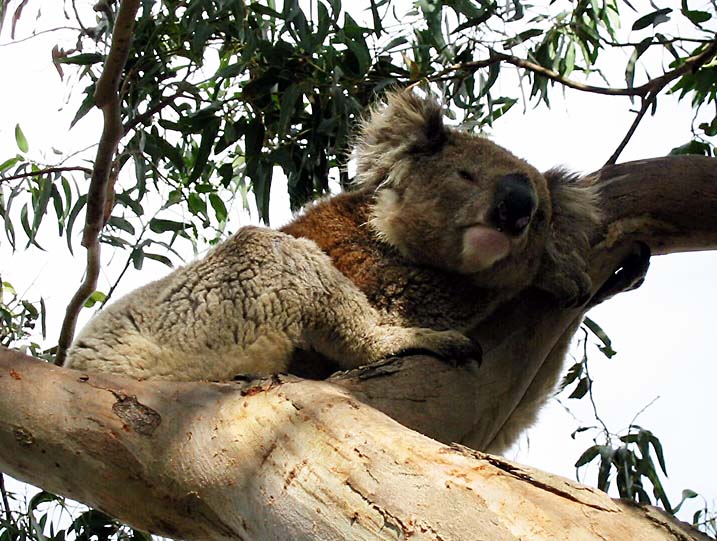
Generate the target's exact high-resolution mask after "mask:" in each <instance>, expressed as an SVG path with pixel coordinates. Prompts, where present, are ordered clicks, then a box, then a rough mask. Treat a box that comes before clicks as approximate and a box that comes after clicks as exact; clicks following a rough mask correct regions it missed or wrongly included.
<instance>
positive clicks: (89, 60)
mask: <svg viewBox="0 0 717 541" xmlns="http://www.w3.org/2000/svg"><path fill="white" fill-rule="evenodd" d="M104 59H105V57H104V55H101V54H99V53H80V54H76V55H75V56H65V57H61V58H56V59H55V62H57V63H58V64H77V65H78V66H91V65H92V64H97V63H98V62H102V61H103V60H104Z"/></svg>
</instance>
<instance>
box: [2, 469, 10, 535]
mask: <svg viewBox="0 0 717 541" xmlns="http://www.w3.org/2000/svg"><path fill="white" fill-rule="evenodd" d="M0 494H2V505H3V507H4V508H5V520H7V522H8V524H12V514H11V513H10V500H9V499H8V497H7V489H6V488H5V476H4V475H3V474H2V473H0Z"/></svg>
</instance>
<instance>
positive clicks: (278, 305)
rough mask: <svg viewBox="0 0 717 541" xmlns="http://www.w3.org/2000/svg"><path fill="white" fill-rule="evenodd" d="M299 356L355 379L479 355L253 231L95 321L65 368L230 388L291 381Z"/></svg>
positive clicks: (266, 232)
mask: <svg viewBox="0 0 717 541" xmlns="http://www.w3.org/2000/svg"><path fill="white" fill-rule="evenodd" d="M297 347H301V348H310V349H314V350H316V351H318V352H319V353H321V354H323V355H325V356H327V357H328V358H329V359H332V360H334V361H336V362H337V363H338V365H339V366H340V367H342V368H344V369H349V368H355V367H357V366H360V365H363V364H367V363H370V362H372V361H376V360H378V359H381V358H384V357H388V356H392V355H396V354H399V353H402V352H404V351H413V350H425V351H428V352H431V353H433V354H435V355H437V356H439V357H442V358H447V359H462V358H466V357H474V356H478V355H479V354H480V352H479V350H478V349H477V347H476V345H475V344H473V342H472V341H471V340H470V339H468V338H467V337H466V336H464V335H463V334H461V333H459V332H457V331H453V330H445V331H437V330H432V329H428V328H414V327H403V326H395V325H390V324H387V323H384V322H383V321H381V317H380V314H379V313H378V311H377V310H376V309H374V308H373V307H371V305H370V304H369V303H368V301H367V299H366V297H365V295H364V294H363V293H361V292H360V291H359V290H358V288H357V287H356V286H355V285H354V284H353V283H352V282H351V281H350V280H349V279H348V278H346V277H345V276H344V275H342V274H341V273H340V272H339V271H338V270H337V269H336V268H335V267H334V266H333V265H332V264H331V260H330V259H329V257H328V256H327V255H326V254H324V253H323V252H322V251H321V249H319V248H318V247H317V246H316V244H315V243H314V242H313V241H310V240H306V239H297V238H294V237H292V236H289V235H287V234H285V233H281V232H278V231H274V230H271V229H266V228H258V227H245V228H242V229H240V230H239V231H238V232H237V233H236V234H235V235H233V236H232V237H231V238H229V239H228V240H227V241H226V242H224V243H222V244H220V245H219V246H217V247H215V248H214V249H213V250H211V251H210V252H209V253H208V254H207V255H206V257H204V258H203V259H200V260H198V261H195V262H192V263H190V264H189V265H187V266H185V267H183V268H180V269H178V270H176V271H174V272H172V273H171V274H169V275H168V276H167V277H165V278H163V279H161V280H158V281H156V282H152V283H150V284H147V285H145V286H144V287H141V288H139V289H137V290H135V291H134V292H132V293H130V294H128V295H127V296H125V297H123V298H121V299H120V300H118V301H117V302H115V303H113V304H111V305H110V306H108V307H107V308H106V309H104V310H103V311H102V312H100V313H99V314H98V315H96V316H95V317H94V318H93V319H92V320H91V321H90V322H89V324H88V325H87V326H86V327H85V328H84V329H83V330H82V332H81V333H80V334H79V335H78V336H77V338H76V339H75V341H74V342H73V344H72V346H71V348H70V350H69V351H68V357H67V361H66V363H65V366H67V367H70V368H75V369H80V370H92V371H102V372H110V373H119V374H125V375H128V376H131V377H134V378H138V379H170V380H229V379H232V378H233V377H234V376H236V375H238V374H257V375H260V374H273V373H278V372H284V371H286V369H287V366H288V364H289V361H290V359H291V355H292V353H293V351H294V349H296V348H297Z"/></svg>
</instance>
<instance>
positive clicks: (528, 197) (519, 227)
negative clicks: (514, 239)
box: [492, 173, 538, 236]
mask: <svg viewBox="0 0 717 541" xmlns="http://www.w3.org/2000/svg"><path fill="white" fill-rule="evenodd" d="M537 205H538V198H537V196H536V194H535V190H534V189H533V186H532V185H531V184H530V181H529V180H528V177H526V176H525V175H523V174H522V173H514V174H511V175H505V176H504V177H502V178H501V179H500V180H499V181H498V185H497V187H496V191H495V199H494V202H493V215H492V218H493V223H494V224H495V226H496V227H497V228H498V229H499V230H501V231H504V232H506V233H508V234H509V235H516V236H517V235H520V234H521V233H522V232H523V231H524V230H525V228H527V227H528V225H529V224H530V220H531V218H532V217H533V212H535V208H536V206H537Z"/></svg>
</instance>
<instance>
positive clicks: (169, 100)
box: [123, 90, 184, 135]
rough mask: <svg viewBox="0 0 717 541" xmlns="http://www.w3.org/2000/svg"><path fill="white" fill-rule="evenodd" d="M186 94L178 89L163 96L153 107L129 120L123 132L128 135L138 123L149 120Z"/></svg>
mask: <svg viewBox="0 0 717 541" xmlns="http://www.w3.org/2000/svg"><path fill="white" fill-rule="evenodd" d="M183 94H184V91H183V90H178V91H177V92H175V93H174V94H172V95H170V96H167V97H165V98H162V99H161V100H160V101H159V103H157V104H155V105H154V106H153V107H150V108H149V109H147V110H146V111H145V112H144V113H142V114H139V115H137V116H136V117H134V118H133V119H131V120H129V121H128V122H127V123H126V124H125V125H124V127H123V133H124V135H127V133H129V131H130V130H131V129H132V128H134V127H135V126H137V125H138V124H141V123H142V122H144V121H145V120H148V119H149V118H151V117H153V116H154V115H155V114H157V113H158V112H160V111H161V110H162V109H164V108H165V107H166V106H167V105H169V104H170V103H172V102H173V101H174V100H176V99H177V98H179V97H180V96H182V95H183Z"/></svg>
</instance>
